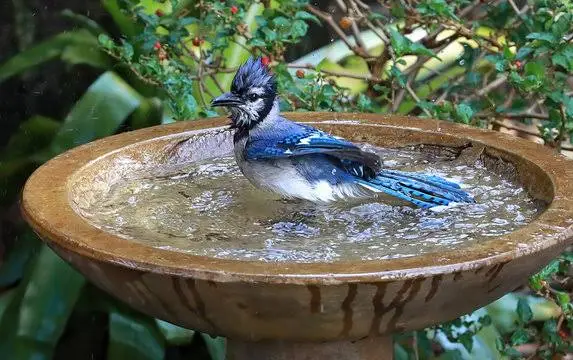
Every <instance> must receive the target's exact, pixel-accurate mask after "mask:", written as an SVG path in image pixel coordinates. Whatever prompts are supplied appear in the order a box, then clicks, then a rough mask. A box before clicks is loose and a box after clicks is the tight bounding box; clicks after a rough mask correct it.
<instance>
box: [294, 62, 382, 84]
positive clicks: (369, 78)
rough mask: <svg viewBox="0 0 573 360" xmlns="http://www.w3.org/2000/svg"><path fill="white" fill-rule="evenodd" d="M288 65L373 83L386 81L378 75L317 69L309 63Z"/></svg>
mask: <svg viewBox="0 0 573 360" xmlns="http://www.w3.org/2000/svg"><path fill="white" fill-rule="evenodd" d="M287 67H289V68H292V69H308V70H312V71H316V72H320V73H323V74H326V75H332V76H338V77H346V78H351V79H360V80H366V81H369V82H372V83H382V82H384V80H382V79H380V78H378V77H375V76H372V75H359V74H353V73H349V72H343V71H331V70H323V69H316V68H315V67H314V66H312V65H310V64H308V65H295V64H288V65H287Z"/></svg>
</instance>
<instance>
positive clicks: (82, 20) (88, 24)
mask: <svg viewBox="0 0 573 360" xmlns="http://www.w3.org/2000/svg"><path fill="white" fill-rule="evenodd" d="M62 16H64V17H67V18H68V19H70V20H72V21H73V22H75V23H76V24H78V25H81V26H82V27H83V28H84V29H86V30H88V31H89V32H91V33H92V34H93V35H95V36H98V35H100V34H106V31H105V30H104V29H103V28H102V27H101V26H100V25H99V24H98V23H97V22H95V21H93V20H92V19H90V18H89V17H87V16H85V15H82V14H78V13H75V12H73V11H72V10H70V9H64V10H62Z"/></svg>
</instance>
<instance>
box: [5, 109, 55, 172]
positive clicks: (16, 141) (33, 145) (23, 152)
mask: <svg viewBox="0 0 573 360" xmlns="http://www.w3.org/2000/svg"><path fill="white" fill-rule="evenodd" d="M60 126H61V123H60V122H58V121H56V120H54V119H50V118H47V117H44V116H40V115H36V116H32V117H31V118H29V119H28V120H26V121H24V122H23V123H21V124H20V127H19V128H18V130H17V131H16V132H15V133H14V134H13V135H12V137H10V140H9V141H8V144H7V145H6V147H5V148H4V149H3V150H2V153H1V154H0V160H2V159H4V160H7V159H16V158H18V157H25V156H28V155H30V154H31V153H33V152H35V151H38V150H41V149H42V148H44V147H46V146H48V145H49V144H50V142H51V141H52V137H53V136H54V135H55V134H56V132H57V131H58V129H59V128H60ZM0 167H2V164H1V163H0Z"/></svg>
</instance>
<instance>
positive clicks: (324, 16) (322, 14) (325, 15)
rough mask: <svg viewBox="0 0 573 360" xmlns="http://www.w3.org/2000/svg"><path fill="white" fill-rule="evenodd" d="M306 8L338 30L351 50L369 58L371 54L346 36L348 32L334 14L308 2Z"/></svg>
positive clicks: (341, 38) (338, 33)
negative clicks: (351, 42) (337, 21)
mask: <svg viewBox="0 0 573 360" xmlns="http://www.w3.org/2000/svg"><path fill="white" fill-rule="evenodd" d="M306 10H308V11H309V12H311V13H312V14H314V15H316V16H318V17H319V18H321V19H322V20H324V21H325V22H326V23H327V24H328V25H329V26H330V27H331V28H332V30H334V31H335V32H336V34H337V35H338V37H340V40H342V41H343V42H344V43H345V44H346V46H348V48H349V49H350V50H352V51H353V52H354V53H355V54H356V55H358V56H360V57H363V58H369V57H370V55H368V54H367V53H365V52H364V51H363V50H362V49H360V48H359V47H357V46H352V45H351V44H350V40H349V39H348V36H346V34H345V33H344V31H342V29H341V28H340V26H338V24H337V23H336V22H335V21H334V19H333V17H332V15H330V14H328V13H325V12H324V11H322V10H319V9H317V8H315V7H314V6H312V5H310V4H308V5H306Z"/></svg>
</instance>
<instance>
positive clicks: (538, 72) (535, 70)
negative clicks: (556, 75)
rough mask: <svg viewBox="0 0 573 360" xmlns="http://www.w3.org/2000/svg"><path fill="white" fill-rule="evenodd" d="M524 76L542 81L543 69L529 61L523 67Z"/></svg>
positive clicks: (538, 64) (540, 65)
mask: <svg viewBox="0 0 573 360" xmlns="http://www.w3.org/2000/svg"><path fill="white" fill-rule="evenodd" d="M524 70H525V75H526V76H527V75H533V76H534V77H535V78H536V79H538V80H539V81H542V80H543V78H544V77H545V67H544V66H543V65H542V64H541V63H539V62H536V61H531V62H528V63H527V64H525V67H524Z"/></svg>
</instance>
